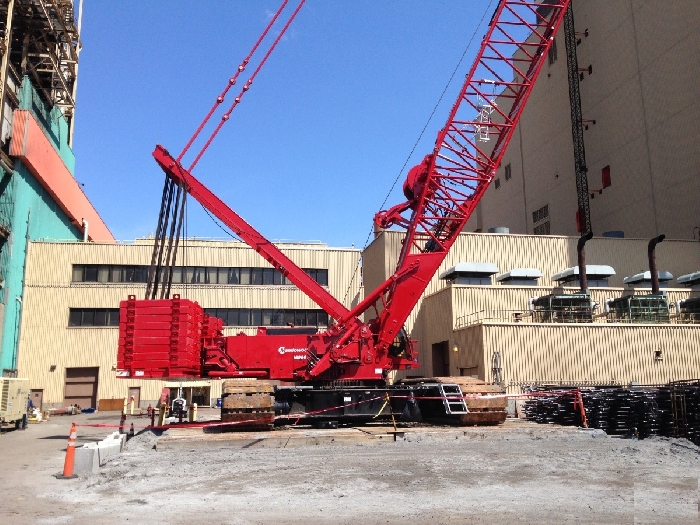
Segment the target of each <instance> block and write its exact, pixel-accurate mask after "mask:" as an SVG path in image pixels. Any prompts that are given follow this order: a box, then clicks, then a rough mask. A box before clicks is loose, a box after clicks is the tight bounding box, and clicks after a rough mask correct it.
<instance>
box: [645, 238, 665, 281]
mask: <svg viewBox="0 0 700 525" xmlns="http://www.w3.org/2000/svg"><path fill="white" fill-rule="evenodd" d="M665 238H666V236H665V235H659V236H658V237H654V238H653V239H652V240H650V241H649V247H648V249H647V254H648V255H649V273H650V274H651V293H653V294H657V293H659V270H658V268H657V267H656V245H657V244H659V243H660V242H662V241H663V240H664V239H665Z"/></svg>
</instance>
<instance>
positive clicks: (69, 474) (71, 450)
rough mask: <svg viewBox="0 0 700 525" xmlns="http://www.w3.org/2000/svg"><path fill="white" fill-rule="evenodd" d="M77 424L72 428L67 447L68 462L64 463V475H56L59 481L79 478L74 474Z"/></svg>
mask: <svg viewBox="0 0 700 525" xmlns="http://www.w3.org/2000/svg"><path fill="white" fill-rule="evenodd" d="M76 432H77V431H76V429H75V423H73V425H72V426H71V427H70V436H68V446H67V447H66V460H65V461H64V463H63V474H56V477H57V478H58V479H73V478H77V477H78V476H77V475H75V474H73V466H74V465H75V435H76Z"/></svg>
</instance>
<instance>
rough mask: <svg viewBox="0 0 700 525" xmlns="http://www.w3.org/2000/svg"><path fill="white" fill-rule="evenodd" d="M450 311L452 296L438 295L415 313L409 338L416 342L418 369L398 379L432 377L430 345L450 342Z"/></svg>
mask: <svg viewBox="0 0 700 525" xmlns="http://www.w3.org/2000/svg"><path fill="white" fill-rule="evenodd" d="M451 311H452V294H450V293H438V294H435V295H432V296H431V297H429V298H428V299H427V300H426V301H424V302H423V303H422V305H421V307H420V309H419V310H418V311H417V312H416V322H415V324H414V325H413V331H412V332H411V338H412V339H416V340H417V341H418V346H419V358H418V359H419V361H418V364H419V367H418V368H417V369H412V370H408V371H401V372H399V373H398V375H399V377H406V376H416V375H422V376H428V375H432V366H433V365H432V363H433V353H432V351H433V350H432V345H433V344H434V343H439V342H441V341H451V339H452V329H453V326H454V321H453V320H452V316H451V314H450V312H451ZM450 346H451V345H450Z"/></svg>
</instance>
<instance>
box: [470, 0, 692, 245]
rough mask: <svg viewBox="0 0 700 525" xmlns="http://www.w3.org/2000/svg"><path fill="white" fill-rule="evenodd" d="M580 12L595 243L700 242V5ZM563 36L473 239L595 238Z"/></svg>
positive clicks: (596, 7) (602, 5) (595, 4)
mask: <svg viewBox="0 0 700 525" xmlns="http://www.w3.org/2000/svg"><path fill="white" fill-rule="evenodd" d="M545 3H546V2H545ZM572 6H573V13H574V21H575V33H576V35H575V38H576V40H577V42H578V45H577V46H575V47H576V54H577V58H578V68H577V69H578V71H577V75H578V80H579V82H578V84H579V85H578V87H579V89H580V111H579V112H578V113H579V117H578V118H580V120H581V122H580V124H581V126H582V132H583V143H584V144H585V165H586V167H587V172H588V176H587V183H588V184H587V186H588V188H587V190H588V193H589V194H590V221H591V224H592V227H593V232H594V233H595V234H596V235H602V234H604V233H605V232H610V233H608V234H609V235H617V236H620V235H624V236H625V237H632V238H649V237H652V236H656V235H660V234H666V235H667V236H668V237H669V238H673V239H693V238H695V239H698V238H700V202H699V201H698V199H697V195H699V194H700V171H699V170H700V168H699V166H700V149H698V147H697V142H698V138H700V91H698V89H697V86H698V85H699V84H700V57H699V56H698V54H697V49H698V48H699V47H700V33H698V30H697V28H698V26H700V4H699V3H698V2H695V1H693V0H678V1H674V2H665V3H663V5H660V4H658V3H657V2H628V1H623V2H609V1H606V0H586V1H582V0H574V1H573V2H572ZM563 29H564V28H562V30H561V31H559V33H558V34H557V36H556V38H555V41H554V44H553V47H552V49H551V50H550V52H549V55H548V59H547V61H546V62H545V64H544V66H543V69H542V73H541V74H540V76H539V78H538V80H537V82H536V83H535V86H534V88H533V90H532V94H531V96H530V98H529V100H528V102H527V106H526V108H525V109H524V111H523V114H522V117H521V119H520V122H519V123H518V125H517V128H516V129H515V132H514V137H513V140H512V141H511V142H510V144H509V146H508V148H507V150H506V153H505V155H504V157H503V161H502V163H501V166H500V168H499V169H498V171H497V174H496V176H495V179H494V181H493V183H492V184H491V186H490V187H489V188H488V190H486V193H485V194H484V196H483V198H482V200H481V202H480V203H479V205H478V207H477V209H476V212H475V213H474V215H472V217H471V219H470V220H469V222H468V224H467V227H466V229H465V230H466V231H483V232H486V231H488V230H489V229H490V228H494V227H507V228H509V229H510V231H511V232H512V233H518V234H533V233H534V234H553V235H576V234H577V231H580V232H583V231H585V230H584V229H579V230H577V220H576V212H577V209H578V205H577V184H576V173H575V171H576V168H575V161H574V159H575V157H574V146H573V140H572V113H574V114H575V113H577V112H576V111H573V110H572V105H571V100H570V93H569V84H568V77H567V54H566V45H565V32H564V30H563ZM488 94H489V95H491V93H490V92H489V93H488ZM495 95H496V98H497V99H498V93H495ZM503 102H504V101H502V100H498V104H499V105H500V106H503Z"/></svg>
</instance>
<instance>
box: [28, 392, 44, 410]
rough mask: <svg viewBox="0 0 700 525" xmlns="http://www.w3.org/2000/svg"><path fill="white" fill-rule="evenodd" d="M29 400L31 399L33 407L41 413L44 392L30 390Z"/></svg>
mask: <svg viewBox="0 0 700 525" xmlns="http://www.w3.org/2000/svg"><path fill="white" fill-rule="evenodd" d="M29 399H31V400H32V403H34V406H35V407H37V408H38V409H39V411H41V403H42V402H43V400H44V390H43V389H42V390H30V391H29Z"/></svg>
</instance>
